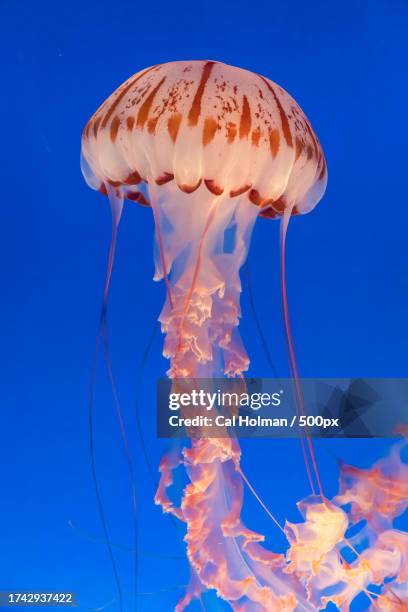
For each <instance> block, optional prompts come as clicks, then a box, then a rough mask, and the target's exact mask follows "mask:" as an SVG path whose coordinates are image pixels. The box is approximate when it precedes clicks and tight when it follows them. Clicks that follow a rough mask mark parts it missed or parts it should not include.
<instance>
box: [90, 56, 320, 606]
mask: <svg viewBox="0 0 408 612" xmlns="http://www.w3.org/2000/svg"><path fill="white" fill-rule="evenodd" d="M81 167H82V171H83V174H84V176H85V179H86V181H87V182H88V184H89V186H90V187H92V188H93V189H96V190H99V191H101V192H102V193H104V194H106V195H107V196H108V197H109V200H110V202H111V205H112V212H113V233H112V246H111V252H110V257H109V263H108V275H107V282H106V286H105V299H107V289H108V286H109V278H110V273H111V270H112V263H113V256H114V245H115V243H116V231H117V226H118V223H119V220H120V215H121V211H122V206H123V201H124V200H131V201H136V202H139V203H140V204H142V205H144V206H150V207H151V209H152V212H153V215H154V220H155V231H156V247H155V261H156V271H155V279H156V280H159V279H164V280H165V282H166V286H167V299H166V303H165V305H164V308H163V310H162V313H161V315H160V321H161V325H162V330H163V332H164V333H165V334H166V339H165V345H164V355H165V356H166V357H168V359H169V361H170V368H169V371H168V375H169V376H170V377H171V378H172V379H175V382H174V384H175V385H177V384H178V383H177V380H179V379H187V378H207V379H209V378H213V377H217V376H223V375H226V376H229V377H237V376H242V375H243V372H245V371H246V370H247V369H248V365H249V358H248V356H247V354H246V352H245V349H244V347H243V345H242V342H241V340H240V338H239V334H238V330H237V327H238V323H239V319H240V314H241V313H240V304H239V301H240V293H241V281H240V276H239V272H240V268H241V266H242V264H243V263H244V261H245V258H246V256H247V253H248V248H249V243H250V238H251V233H252V229H253V226H254V224H255V222H256V220H257V217H258V216H262V217H266V218H272V219H273V218H281V219H282V228H283V231H282V236H283V241H282V244H283V245H284V236H285V233H286V228H287V223H288V220H289V218H290V217H291V216H292V215H297V214H304V213H307V212H309V211H310V210H312V209H313V208H314V206H315V205H316V204H317V203H318V201H319V200H320V199H321V197H322V195H323V193H324V191H325V187H326V182H327V172H326V163H325V159H324V154H323V151H322V149H321V146H320V144H319V141H318V139H317V137H316V135H315V134H314V132H313V130H312V128H311V126H310V123H309V121H308V119H307V118H306V116H305V115H304V114H303V112H302V111H301V109H300V108H299V106H298V105H297V104H296V102H295V101H294V100H293V99H292V98H291V97H290V96H289V94H287V93H286V92H285V91H284V90H283V89H282V88H281V87H279V86H278V85H276V84H275V83H273V82H272V81H270V80H268V79H267V78H264V77H262V76H260V75H257V74H254V73H252V72H249V71H247V70H243V69H240V68H236V67H233V66H228V65H226V64H223V63H220V62H214V61H184V62H170V63H166V64H159V65H157V66H152V67H150V68H148V69H146V70H143V71H141V72H139V73H137V74H136V75H134V76H133V77H131V78H130V79H128V80H127V81H126V82H125V83H124V84H123V85H121V86H120V87H119V88H118V89H117V90H116V91H115V92H114V93H113V94H112V95H111V96H110V97H109V98H108V99H107V100H106V101H105V102H104V103H103V104H102V105H101V106H100V108H99V109H98V110H97V111H96V113H95V114H94V115H93V116H92V118H91V119H90V121H89V122H88V124H87V125H86V127H85V129H84V132H83V136H82V151H81ZM180 465H184V467H185V469H186V471H187V473H188V476H189V480H190V483H189V484H188V485H187V486H186V488H185V491H184V494H183V499H182V501H181V504H180V507H176V506H175V505H174V504H173V502H172V501H171V499H170V497H169V495H168V491H167V490H168V488H169V486H170V485H171V483H172V472H173V470H174V469H177V467H178V466H180ZM160 472H161V481H160V485H159V488H158V492H157V494H156V502H157V503H159V504H161V505H162V508H163V510H164V511H165V512H170V513H173V514H174V515H175V516H176V517H177V518H179V519H181V520H183V521H184V522H185V524H186V529H187V534H186V537H185V541H186V544H187V554H188V558H189V561H190V565H191V568H192V573H193V577H192V584H191V586H190V588H189V590H188V592H187V594H186V597H185V598H184V599H183V600H181V602H180V603H179V606H178V608H177V609H179V610H182V609H184V607H185V606H186V605H188V602H189V601H190V600H191V598H193V597H199V593H200V592H201V591H203V590H205V589H211V588H213V589H216V591H217V593H218V595H219V596H220V597H222V598H224V599H225V600H226V601H228V602H230V603H231V605H232V606H233V608H234V609H236V610H248V611H249V610H251V611H252V610H269V611H273V610H278V609H279V610H287V611H288V612H289V610H291V611H292V610H295V609H298V607H297V606H298V603H299V602H301V609H302V610H309V611H310V612H311V611H312V610H313V609H315V608H314V607H313V606H312V605H311V604H310V603H309V602H308V601H307V596H306V594H305V593H304V589H303V587H302V585H301V583H300V581H299V579H298V578H297V577H296V576H295V575H291V576H288V575H287V574H285V573H284V571H283V569H284V565H285V560H284V557H283V556H280V555H276V556H275V555H273V554H272V553H269V552H268V551H267V550H266V549H264V548H263V547H262V544H261V542H262V541H263V539H264V538H263V536H262V535H260V534H257V533H255V532H253V531H250V530H249V529H247V528H246V527H245V526H244V525H243V524H242V522H241V519H240V512H241V506H242V498H243V490H242V489H243V482H244V481H243V478H244V477H243V473H242V470H241V468H240V449H239V445H238V443H237V441H236V440H234V439H231V438H228V437H225V438H216V439H214V438H212V439H205V438H199V439H194V440H192V441H191V446H190V448H188V449H184V451H183V452H182V453H181V454H180V455H179V456H177V457H176V458H175V457H174V454H172V455H171V456H168V457H165V458H163V460H162V462H161V464H160ZM204 524H205V525H206V527H205V529H201V528H200V526H202V525H204ZM217 568H218V569H217Z"/></svg>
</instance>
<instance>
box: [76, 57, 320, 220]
mask: <svg viewBox="0 0 408 612" xmlns="http://www.w3.org/2000/svg"><path fill="white" fill-rule="evenodd" d="M82 160H83V164H82V168H83V171H84V175H85V178H86V180H87V182H88V184H89V185H90V186H91V187H92V188H94V189H101V188H102V189H103V186H104V185H105V184H106V183H110V184H112V185H114V186H116V187H120V189H121V191H122V192H123V195H124V197H127V196H128V195H129V196H130V199H134V198H135V194H136V193H137V192H138V187H139V185H140V183H141V182H142V181H143V182H146V183H148V184H149V185H153V184H156V185H159V186H163V185H167V184H168V183H172V182H173V181H174V183H175V185H177V187H178V189H179V190H180V191H182V192H184V193H187V194H191V193H193V192H195V191H196V190H197V189H199V188H200V186H201V185H203V188H202V189H201V194H202V195H201V197H202V200H203V201H204V200H205V199H207V198H206V195H205V191H206V190H207V191H208V192H209V194H211V195H216V196H218V195H221V194H224V195H226V196H227V197H228V198H236V197H238V196H240V195H243V194H245V198H246V199H247V200H249V201H250V202H251V203H253V204H254V205H255V206H258V207H259V211H260V213H261V214H262V215H264V216H271V217H274V216H279V215H281V214H282V212H283V210H284V208H285V207H288V206H290V207H292V208H293V209H295V212H299V213H304V212H308V211H309V210H311V209H312V208H313V207H314V206H315V205H316V204H317V202H318V201H319V200H320V198H321V197H322V195H323V193H324V191H325V187H326V182H327V175H326V165H325V159H324V155H323V152H322V149H321V146H320V144H319V142H318V139H317V137H316V135H315V134H314V132H313V130H312V128H311V126H310V123H309V121H308V120H307V118H306V116H305V115H304V114H303V112H302V110H301V109H300V108H299V106H298V105H297V103H296V102H295V101H294V100H293V98H291V97H290V96H289V94H288V93H286V92H285V91H284V90H283V89H282V88H281V87H279V86H278V85H276V84H275V83H273V82H272V81H270V80H269V79H266V78H264V77H262V76H260V75H257V74H254V73H252V72H249V71H247V70H243V69H241V68H236V67H233V66H228V65H226V64H223V63H220V62H213V61H188V62H187V61H180V62H170V63H166V64H159V65H157V66H152V67H151V68H148V69H146V70H142V71H141V72H138V73H137V74H135V75H134V76H132V77H131V78H130V79H128V80H127V81H125V83H123V85H121V86H120V87H119V88H118V89H117V90H116V91H115V92H114V93H113V94H112V95H111V96H110V97H109V98H108V99H107V100H106V101H105V102H104V103H103V104H102V105H101V106H100V108H99V109H98V110H97V111H96V113H95V114H94V115H93V116H92V118H91V119H90V121H89V122H88V123H87V125H86V127H85V129H84V132H83V137H82ZM211 195H209V197H208V201H211Z"/></svg>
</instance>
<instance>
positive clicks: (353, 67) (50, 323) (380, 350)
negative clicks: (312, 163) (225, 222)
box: [0, 0, 408, 611]
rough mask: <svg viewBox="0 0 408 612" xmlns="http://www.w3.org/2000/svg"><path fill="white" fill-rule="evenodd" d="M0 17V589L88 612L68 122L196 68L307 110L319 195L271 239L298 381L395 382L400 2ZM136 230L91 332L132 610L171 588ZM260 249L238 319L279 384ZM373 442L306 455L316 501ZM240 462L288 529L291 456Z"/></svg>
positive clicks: (94, 312)
mask: <svg viewBox="0 0 408 612" xmlns="http://www.w3.org/2000/svg"><path fill="white" fill-rule="evenodd" d="M0 22H1V26H0V27H1V31H0V45H1V55H2V59H3V62H2V63H3V64H4V72H3V78H2V85H3V87H2V96H1V100H0V105H1V145H2V146H1V156H2V160H1V175H2V177H1V178H2V181H1V184H2V190H1V202H2V223H1V233H2V236H1V241H0V245H1V250H2V263H3V264H4V267H3V271H2V277H1V287H2V300H1V309H2V316H1V322H2V352H1V354H2V360H3V363H2V371H1V373H2V377H1V378H2V384H3V388H2V392H1V398H2V402H1V414H2V417H1V428H0V436H1V444H0V453H1V456H0V466H1V467H0V474H1V481H0V490H1V497H2V502H1V520H0V542H1V544H0V589H17V590H18V589H20V590H21V589H47V590H49V589H56V590H64V589H69V590H75V591H76V592H77V593H78V594H79V596H80V603H81V607H82V608H83V609H89V608H94V607H97V606H102V605H104V604H106V603H108V602H109V601H110V600H111V599H112V597H114V585H113V581H112V573H111V569H110V566H109V562H108V559H107V555H106V550H105V547H104V546H103V544H101V543H100V542H99V541H93V540H92V538H96V539H97V540H98V539H99V538H101V537H102V536H101V528H100V522H99V519H98V515H97V510H96V505H95V500H94V494H93V490H92V483H91V477H90V467H89V454H88V446H87V412H86V400H87V385H88V376H89V370H90V361H91V355H92V351H93V346H94V340H95V333H96V326H97V318H98V313H99V303H100V298H101V289H102V282H103V276H104V268H105V261H106V250H107V246H108V242H109V234H110V213H109V208H108V206H107V205H106V201H105V199H104V198H103V196H101V195H99V194H96V193H94V192H92V191H90V190H89V189H88V187H87V186H86V185H85V182H84V181H83V178H82V176H81V174H80V170H79V148H80V135H81V130H82V128H83V126H84V124H85V122H86V121H87V119H88V118H89V116H90V115H91V114H92V113H93V112H94V110H95V109H96V108H97V106H99V104H100V103H101V102H102V101H103V100H104V99H105V98H106V97H107V96H108V95H109V94H110V93H111V92H112V91H113V90H114V89H115V88H116V87H117V86H118V85H119V84H120V83H121V82H122V81H124V80H125V79H126V78H127V77H128V76H129V75H131V74H133V73H134V72H137V71H138V70H139V69H141V68H143V67H145V66H149V65H152V64H155V63H158V62H161V61H168V60H171V59H217V60H221V61H225V62H227V63H231V64H235V65H238V66H241V67H245V68H248V69H252V70H255V71H257V72H260V73H262V74H264V75H266V76H267V77H269V78H271V79H273V80H275V81H277V82H278V83H279V84H281V85H282V86H283V87H285V88H286V89H287V90H288V91H289V92H290V93H291V94H292V95H293V96H294V97H295V98H296V100H297V101H298V102H299V103H300V105H301V106H302V107H303V109H304V110H305V112H306V113H307V114H308V115H309V117H310V119H311V121H312V123H313V126H314V128H315V130H316V132H317V134H318V135H319V138H320V140H321V142H322V145H323V148H324V150H325V152H326V156H327V161H328V167H329V186H328V190H327V193H326V196H325V198H324V200H323V201H322V202H321V204H320V205H319V206H318V208H317V209H316V210H315V212H313V214H310V215H308V216H306V217H303V218H300V219H296V220H295V221H294V222H293V223H291V227H290V231H289V240H288V287H289V289H288V290H289V300H290V308H291V313H292V318H293V328H294V336H295V341H296V346H297V351H298V359H299V367H300V371H301V373H302V375H305V376H325V375H326V376H342V375H344V376H348V375H350V376H357V375H364V376H405V375H407V365H406V347H407V341H408V327H407V324H406V312H407V294H408V272H407V270H408V251H407V248H406V233H407V222H408V208H407V202H406V189H405V187H406V176H407V169H406V160H407V156H406V153H407V142H408V129H407V121H406V117H405V115H406V107H407V80H406V74H405V71H406V55H407V54H406V41H405V40H404V36H405V35H406V32H407V30H408V7H407V4H406V2H404V0H383V1H380V0H374V1H368V0H367V1H366V2H361V1H354V0H345V1H344V0H343V1H342V2H323V1H322V2H317V1H311V2H310V1H309V2H304V1H301V0H293V1H292V2H276V1H275V0H269V1H268V2H248V1H239V0H238V1H234V2H226V1H225V0H224V1H222V0H221V1H218V2H215V1H203V2H195V3H193V2H181V1H179V0H174V1H173V2H171V3H166V2H164V1H163V0H157V1H156V2H151V3H143V4H142V3H137V2H134V1H126V0H116V1H115V2H112V0H111V1H106V0H99V1H96V0H93V1H89V0H84V1H82V2H78V1H76V0H72V1H71V2H66V3H62V2H55V1H51V0H48V1H44V0H37V1H36V2H33V1H20V2H17V1H11V0H3V2H2V3H1V8H0ZM152 230H153V223H152V218H151V213H150V211H148V210H145V209H143V208H141V207H138V206H137V205H132V204H130V205H128V206H127V207H126V210H125V214H124V219H123V223H122V226H121V229H120V243H119V249H118V257H117V262H116V263H117V265H116V269H115V272H114V278H113V283H112V291H111V312H110V325H111V336H112V339H111V344H112V359H113V363H114V367H115V370H116V373H117V378H118V385H119V389H120V393H121V397H122V400H123V405H124V411H125V414H126V418H127V421H128V426H129V432H130V434H129V435H130V438H131V444H132V448H133V449H134V455H135V459H136V465H137V474H138V484H139V496H140V526H141V543H140V546H141V549H142V552H141V558H140V564H141V571H140V590H141V591H142V592H143V593H148V592H154V593H155V594H153V595H141V597H140V602H141V604H140V609H141V610H160V611H161V610H171V609H172V606H174V602H175V601H176V599H177V597H178V594H179V593H180V591H177V590H176V588H175V587H177V586H178V585H182V584H185V583H186V581H187V579H188V570H187V565H186V563H185V562H184V561H182V560H179V559H173V558H170V559H165V558H160V555H170V556H179V555H182V554H183V545H182V543H181V530H178V531H179V533H177V528H175V527H174V525H173V524H172V523H171V522H170V521H169V520H168V519H167V518H163V517H162V516H161V511H160V510H159V509H157V508H155V507H154V505H153V502H152V496H153V491H154V486H153V483H152V480H151V476H150V474H149V471H148V470H147V468H146V465H145V463H144V460H143V457H142V455H141V451H140V445H139V442H138V439H137V436H136V434H135V401H136V396H137V395H139V402H140V410H141V413H142V419H143V425H144V428H145V437H146V440H147V441H148V447H149V454H150V458H151V462H152V465H153V466H154V467H155V466H156V465H157V462H158V460H159V457H160V455H161V453H162V450H163V448H164V446H165V445H163V444H162V443H159V442H158V441H157V440H156V439H155V435H154V427H155V421H154V392H153V385H154V381H155V379H156V377H157V376H158V375H159V374H162V373H163V372H164V371H165V368H166V363H165V361H164V360H163V359H162V358H161V357H160V355H161V338H160V334H157V335H156V338H155V341H154V344H153V346H152V350H151V353H150V356H149V359H148V361H147V364H146V367H145V370H144V375H143V377H142V381H141V380H140V376H139V379H138V364H139V363H140V360H141V357H142V354H143V351H144V348H145V345H146V342H147V341H148V338H149V336H150V333H151V330H152V328H153V326H154V321H155V319H156V317H157V315H158V313H159V311H160V308H161V304H162V301H163V299H164V289H163V286H161V285H154V284H153V283H152V281H151V277H152V272H153V265H152V254H151V252H152ZM277 241H278V226H277V224H275V223H273V222H267V221H260V222H259V223H258V224H257V227H256V230H255V234H254V237H253V242H252V247H251V254H250V260H249V265H250V270H251V278H252V285H253V292H254V299H255V302H256V307H257V310H258V315H259V317H260V319H261V321H262V326H263V330H264V333H265V336H266V338H267V340H268V344H269V347H270V350H271V352H272V355H273V359H274V361H275V363H276V366H277V368H278V370H279V373H280V374H282V375H284V374H286V372H287V366H286V357H285V347H284V338H283V333H282V322H281V314H280V303H279V288H278V249H277V247H278V243H277ZM243 311H244V320H243V323H242V334H243V337H244V340H245V342H246V344H247V347H248V350H249V352H250V355H251V356H252V359H253V362H252V363H253V368H252V372H253V374H255V375H258V376H260V375H268V374H270V371H269V367H268V363H267V360H266V358H265V354H264V353H263V351H262V345H261V343H260V341H259V338H258V337H257V335H256V334H255V333H254V330H255V326H254V320H253V316H252V313H251V309H250V308H249V303H248V299H247V297H245V296H244V298H243ZM139 374H140V371H139ZM98 380H99V382H98V388H97V397H96V400H97V404H96V409H97V424H96V425H97V455H98V470H99V474H100V477H101V479H102V482H103V497H104V502H105V506H106V510H107V513H108V516H109V524H110V527H111V532H112V539H113V540H114V541H115V542H118V543H120V544H124V545H131V535H130V534H131V523H130V521H131V515H130V509H129V502H128V497H129V496H128V487H127V477H126V466H125V463H124V461H123V457H122V454H121V451H120V443H119V437H118V432H117V426H116V423H115V419H114V415H113V408H112V405H111V401H110V395H109V388H108V385H107V383H106V376H104V371H103V370H102V369H101V372H100V376H99V379H98ZM389 444H390V443H389V442H387V441H372V440H371V441H370V440H368V441H353V440H349V441H331V442H326V443H319V444H317V454H318V458H319V460H320V465H321V470H322V476H323V480H324V484H325V487H326V488H327V492H328V493H330V494H333V493H334V492H335V490H336V483H337V473H338V472H337V466H336V459H337V458H342V459H344V460H346V461H349V462H355V463H356V464H358V465H369V464H370V463H371V462H372V461H373V460H374V459H375V458H376V457H377V456H380V455H381V454H382V453H384V452H385V451H386V448H387V447H388V446H389ZM243 446H244V458H243V465H244V467H245V469H246V471H247V473H248V475H249V476H250V477H251V478H252V480H253V483H254V484H255V485H256V487H257V488H258V490H259V491H260V492H261V493H262V495H263V497H264V499H265V501H266V502H267V503H268V504H269V505H270V507H271V508H272V509H273V511H274V512H275V514H276V515H277V516H278V517H279V518H280V519H281V520H283V519H284V518H285V517H288V518H291V519H296V518H298V515H297V513H296V509H295V505H294V504H295V502H296V501H297V500H298V499H300V498H301V497H302V496H303V495H305V494H306V493H307V482H306V478H305V473H304V469H303V467H302V462H301V455H300V451H299V448H298V444H297V443H295V442H290V441H280V442H277V441H269V442H262V443H261V442H260V441H257V442H252V443H245V444H244V445H243ZM245 517H246V522H247V524H248V525H249V526H250V527H253V528H256V529H260V530H262V531H263V532H264V533H266V534H267V537H268V542H269V543H270V545H271V546H272V547H273V548H274V549H275V550H278V549H280V548H281V547H282V545H283V541H282V540H281V536H280V534H279V532H277V531H276V529H275V528H274V527H273V525H271V523H270V521H269V520H268V518H267V517H265V515H264V514H263V512H262V510H261V508H260V507H259V506H257V505H256V503H254V501H253V499H252V498H251V497H249V496H248V498H247V505H246V511H245ZM68 521H72V522H73V523H75V525H76V526H77V528H75V529H73V528H71V527H69V525H68ZM152 555H153V556H152ZM154 555H156V556H154ZM117 556H118V562H119V564H120V571H121V576H122V581H123V586H124V590H125V591H126V592H127V593H128V592H130V589H131V586H132V582H131V562H130V554H129V553H128V552H123V551H120V550H117ZM173 587H174V588H175V590H174V591H173V590H171V591H166V589H172V588H173ZM161 590H163V592H161ZM211 606H212V607H211ZM211 606H209V609H217V608H216V606H215V604H211ZM363 608H364V605H363V604H362V603H357V604H356V609H363ZM108 609H111V610H116V609H117V604H116V603H113V605H112V606H111V607H110V608H108ZM130 609H131V608H130V607H129V604H127V607H126V610H130Z"/></svg>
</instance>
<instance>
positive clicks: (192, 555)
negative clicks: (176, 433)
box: [149, 184, 312, 610]
mask: <svg viewBox="0 0 408 612" xmlns="http://www.w3.org/2000/svg"><path fill="white" fill-rule="evenodd" d="M149 191H150V193H149V195H150V198H151V202H152V207H153V208H154V216H155V221H156V224H159V227H156V239H158V237H160V241H161V244H159V245H157V249H156V252H157V257H156V272H155V279H160V278H163V277H164V276H165V275H168V283H169V292H168V294H167V299H166V303H165V305H164V308H163V310H162V313H161V315H160V322H161V325H162V331H163V332H164V333H165V335H166V337H165V343H164V355H165V356H166V357H167V358H168V359H169V360H170V368H169V370H168V375H169V377H170V378H172V379H174V382H173V386H174V385H177V384H180V382H179V381H180V379H190V378H215V377H222V376H229V377H241V376H242V375H243V373H244V372H245V371H246V370H247V368H248V365H249V359H248V356H247V354H246V352H245V349H244V347H243V344H242V342H241V340H240V337H239V333H238V324H239V319H240V315H241V312H240V294H241V281H240V274H239V273H240V268H241V266H242V265H243V263H244V262H245V259H246V256H247V252H248V248H249V243H250V238H251V233H252V230H253V227H254V224H255V221H256V218H257V216H258V214H259V210H258V209H257V207H256V206H254V205H253V204H251V203H250V202H248V199H247V198H229V197H225V196H223V195H219V196H214V195H212V194H209V193H208V191H206V190H205V189H201V188H200V189H198V190H197V191H196V192H195V193H193V194H189V195H187V194H183V193H180V190H178V189H175V188H174V186H173V185H172V184H168V185H167V186H165V190H164V189H163V186H162V187H161V188H160V189H157V188H155V187H154V186H152V187H151V188H149ZM160 254H161V256H160ZM164 262H165V263H164ZM163 266H165V267H166V268H167V269H166V270H165V271H164V270H163ZM180 464H182V465H184V467H185V469H186V471H187V473H188V476H189V479H190V483H189V484H188V485H187V487H186V489H185V491H184V495H183V498H182V501H181V504H180V506H179V507H176V506H175V505H174V504H173V503H172V502H171V500H170V498H169V496H168V493H167V491H168V487H169V486H170V485H171V483H172V471H173V470H174V469H176V468H177V467H178V466H179V465H180ZM239 464H240V449H239V445H238V443H237V441H236V440H234V439H232V438H229V437H225V438H217V439H214V438H201V439H193V440H192V441H191V446H190V447H189V448H185V449H184V450H183V451H182V453H181V454H180V455H179V456H177V457H175V456H174V455H173V454H172V455H169V456H168V457H164V458H163V460H162V462H161V466H160V472H161V481H160V485H159V488H158V492H157V495H156V503H158V504H160V505H161V506H162V508H163V510H164V511H165V512H170V513H173V514H174V515H175V516H177V517H178V518H179V519H181V520H183V521H184V522H185V523H186V527H187V535H186V538H185V540H186V543H187V554H188V558H189V561H190V564H191V567H192V569H193V572H194V579H193V582H192V585H191V587H190V589H189V594H187V596H186V598H183V600H182V601H181V602H180V603H179V606H178V608H177V609H178V610H182V609H184V607H185V606H186V605H187V604H188V602H189V601H190V600H191V598H192V597H193V596H194V597H196V596H197V593H199V592H200V590H206V589H216V591H217V593H218V595H219V596H220V597H222V598H223V599H225V600H226V601H229V602H230V603H231V605H233V607H235V606H236V608H235V609H237V610H238V609H241V606H245V605H247V604H248V603H251V602H252V604H258V605H259V606H261V607H260V608H259V609H269V610H273V609H277V608H278V607H279V608H281V609H287V610H293V609H294V607H295V606H296V602H297V600H298V597H297V596H296V595H295V593H296V591H298V592H299V598H301V594H300V593H301V588H300V585H296V580H295V579H293V580H292V582H293V585H292V586H293V589H292V590H291V592H290V593H288V589H287V586H286V584H285V581H284V580H283V579H280V578H279V571H281V570H279V571H278V570H277V572H271V568H273V567H276V568H279V567H282V566H283V565H284V558H283V557H282V556H281V555H274V554H273V553H270V552H268V551H267V550H266V549H263V548H262V546H261V544H260V542H262V541H263V539H264V537H263V536H262V535H260V534H257V533H255V532H253V531H250V530H249V529H247V528H246V527H245V526H244V525H243V524H242V522H241V519H240V513H241V507H242V497H243V479H242V476H241V472H240V467H239ZM204 526H205V527H204ZM260 577H261V578H260ZM304 606H305V607H304V608H303V609H305V610H312V607H311V606H310V604H308V603H307V602H306V601H304ZM242 609H247V608H245V607H243V608H242Z"/></svg>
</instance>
